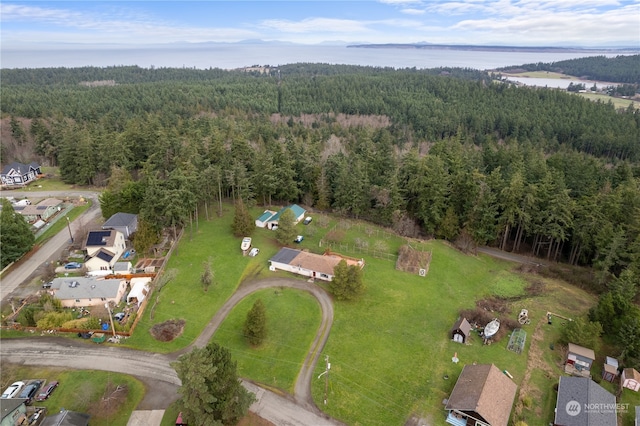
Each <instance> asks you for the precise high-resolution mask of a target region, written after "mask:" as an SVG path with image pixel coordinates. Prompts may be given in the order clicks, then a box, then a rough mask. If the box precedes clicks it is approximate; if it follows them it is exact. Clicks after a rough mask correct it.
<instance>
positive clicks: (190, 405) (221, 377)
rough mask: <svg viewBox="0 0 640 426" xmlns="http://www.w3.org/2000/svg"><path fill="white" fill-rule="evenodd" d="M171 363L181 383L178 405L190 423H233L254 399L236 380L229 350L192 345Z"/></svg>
mask: <svg viewBox="0 0 640 426" xmlns="http://www.w3.org/2000/svg"><path fill="white" fill-rule="evenodd" d="M171 366H172V367H173V368H174V369H175V370H176V373H178V377H179V378H180V381H181V382H182V386H180V388H179V389H178V393H179V394H180V395H181V396H180V399H178V407H179V409H180V411H182V416H183V419H184V420H185V421H186V423H188V424H190V425H197V426H223V425H231V424H236V423H237V422H238V421H239V420H240V419H241V418H242V417H244V416H245V415H246V413H247V410H248V409H249V406H250V405H251V403H252V402H253V401H254V400H255V396H254V395H253V394H252V393H250V392H249V391H247V390H246V389H245V388H244V387H243V386H242V384H241V383H240V380H239V379H238V373H237V364H236V362H235V361H233V360H232V359H231V353H230V352H229V350H227V349H226V348H223V347H222V346H219V345H218V344H217V343H214V342H211V343H209V344H208V345H207V346H205V347H203V348H195V349H193V350H192V351H191V352H189V353H187V354H184V355H181V356H180V358H178V360H177V361H175V362H173V363H171Z"/></svg>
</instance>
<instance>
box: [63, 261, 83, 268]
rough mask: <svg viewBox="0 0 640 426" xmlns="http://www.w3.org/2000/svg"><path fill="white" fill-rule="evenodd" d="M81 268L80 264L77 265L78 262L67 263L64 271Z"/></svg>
mask: <svg viewBox="0 0 640 426" xmlns="http://www.w3.org/2000/svg"><path fill="white" fill-rule="evenodd" d="M80 268H82V263H78V262H69V263H67V264H66V265H64V269H80Z"/></svg>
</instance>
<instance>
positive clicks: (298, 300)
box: [213, 288, 321, 394]
mask: <svg viewBox="0 0 640 426" xmlns="http://www.w3.org/2000/svg"><path fill="white" fill-rule="evenodd" d="M257 299H262V301H263V302H264V304H265V307H266V308H267V330H268V336H267V339H266V341H265V342H264V343H263V344H262V345H260V346H259V347H257V348H253V347H251V346H250V345H249V344H248V343H247V341H246V339H245V338H244V336H243V334H242V327H243V325H244V321H245V319H246V317H247V312H249V309H251V306H253V303H254V302H255V301H256V300H257ZM320 320H321V313H320V306H319V305H318V302H317V301H316V299H315V298H314V297H313V296H311V295H310V294H308V293H306V292H302V291H297V290H292V289H287V288H283V289H277V290H274V289H268V290H261V291H258V292H256V293H253V294H251V295H249V296H248V297H247V298H245V299H244V300H242V301H241V302H240V303H239V304H238V305H237V306H236V307H235V308H234V310H233V311H232V312H231V313H230V314H229V316H228V317H227V318H226V319H225V321H224V322H223V323H222V325H221V326H220V328H219V329H218V331H217V332H216V334H215V336H214V338H213V340H214V341H216V342H218V343H219V344H220V345H222V346H224V347H226V348H227V349H229V350H230V351H231V354H232V356H233V358H234V360H236V361H237V362H238V374H239V375H240V376H241V377H251V378H252V379H253V380H255V381H257V382H260V383H263V384H265V385H267V386H269V387H272V388H280V389H283V390H284V391H286V392H288V393H291V394H292V393H293V387H294V384H295V380H296V378H297V376H298V373H299V372H300V368H301V367H302V363H303V361H304V358H305V357H306V355H307V353H308V351H309V347H310V344H311V342H312V341H313V338H314V336H315V334H316V331H317V330H318V327H319V326H320Z"/></svg>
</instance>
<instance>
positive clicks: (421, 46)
mask: <svg viewBox="0 0 640 426" xmlns="http://www.w3.org/2000/svg"><path fill="white" fill-rule="evenodd" d="M347 48H360V49H422V50H467V51H484V52H542V53H581V52H585V53H591V54H592V53H598V52H601V53H606V54H612V53H619V54H638V53H640V49H638V48H632V47H621V48H601V47H600V48H594V49H589V48H583V47H544V46H538V47H527V46H477V45H470V44H411V43H408V44H402V43H387V44H351V45H348V46H347Z"/></svg>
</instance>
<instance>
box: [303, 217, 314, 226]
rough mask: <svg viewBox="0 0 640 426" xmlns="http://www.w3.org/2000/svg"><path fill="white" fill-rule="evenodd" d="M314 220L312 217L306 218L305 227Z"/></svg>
mask: <svg viewBox="0 0 640 426" xmlns="http://www.w3.org/2000/svg"><path fill="white" fill-rule="evenodd" d="M312 220H313V218H312V217H311V216H307V217H305V218H304V221H303V222H302V223H303V224H305V225H308V224H310V223H311V221H312Z"/></svg>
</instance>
